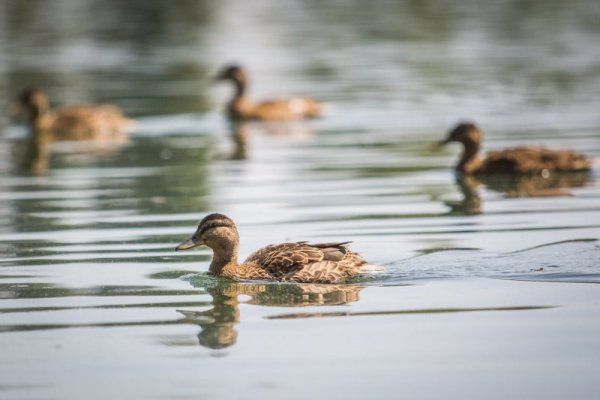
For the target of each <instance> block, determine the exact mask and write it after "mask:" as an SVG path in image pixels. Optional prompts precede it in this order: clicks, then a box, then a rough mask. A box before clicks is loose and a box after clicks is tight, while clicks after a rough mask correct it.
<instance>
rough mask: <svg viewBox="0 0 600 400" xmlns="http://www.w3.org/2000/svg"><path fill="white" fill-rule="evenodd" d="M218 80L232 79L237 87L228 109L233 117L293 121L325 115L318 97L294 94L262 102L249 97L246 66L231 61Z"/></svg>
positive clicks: (234, 118)
mask: <svg viewBox="0 0 600 400" xmlns="http://www.w3.org/2000/svg"><path fill="white" fill-rule="evenodd" d="M215 80H216V81H231V82H233V85H234V87H235V92H234V95H233V98H232V99H231V100H230V101H229V103H228V105H227V113H228V115H229V117H230V118H231V119H233V120H258V121H290V120H298V119H305V118H316V117H319V116H321V115H322V112H323V110H322V108H323V107H322V106H321V104H320V103H319V102H317V101H316V100H314V99H311V98H306V97H292V98H288V99H275V100H267V101H262V102H253V101H251V100H248V99H247V98H246V89H247V86H248V79H247V77H246V72H245V70H244V68H242V67H241V66H239V65H235V64H230V65H227V66H225V67H224V68H223V69H222V70H221V71H220V72H219V73H218V74H217V76H216V77H215Z"/></svg>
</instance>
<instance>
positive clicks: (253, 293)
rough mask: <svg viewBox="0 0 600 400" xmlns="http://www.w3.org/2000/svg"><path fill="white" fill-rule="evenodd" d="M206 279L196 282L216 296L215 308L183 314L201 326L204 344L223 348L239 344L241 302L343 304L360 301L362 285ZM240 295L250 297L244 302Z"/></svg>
mask: <svg viewBox="0 0 600 400" xmlns="http://www.w3.org/2000/svg"><path fill="white" fill-rule="evenodd" d="M204 281H205V279H202V280H201V281H196V282H194V286H198V285H199V286H200V287H203V288H204V289H205V290H206V291H207V293H208V294H209V295H210V296H211V297H212V301H211V304H212V306H213V307H212V308H211V309H209V310H206V311H185V310H180V311H179V312H180V313H181V314H183V315H184V317H185V322H188V323H190V322H191V323H197V324H198V325H200V328H201V331H200V333H199V334H198V341H199V343H200V345H202V346H205V347H208V348H211V349H221V348H225V347H229V346H232V345H234V344H235V343H236V341H237V338H238V332H237V331H236V329H235V327H236V325H237V324H239V321H240V310H239V305H240V302H242V303H245V304H254V305H260V306H269V307H308V306H324V305H329V306H333V305H342V304H347V303H350V302H354V301H358V300H359V293H360V291H361V289H362V286H358V285H353V284H344V285H325V284H281V283H249V282H244V283H238V282H232V281H228V280H217V279H212V278H211V279H209V280H208V284H203V282H204ZM239 296H245V297H249V299H244V300H241V301H240V299H239Z"/></svg>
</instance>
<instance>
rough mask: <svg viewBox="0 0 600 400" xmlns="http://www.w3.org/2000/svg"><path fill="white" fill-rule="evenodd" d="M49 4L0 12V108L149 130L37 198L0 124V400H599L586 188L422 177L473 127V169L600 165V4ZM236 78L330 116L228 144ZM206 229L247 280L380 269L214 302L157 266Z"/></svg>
mask: <svg viewBox="0 0 600 400" xmlns="http://www.w3.org/2000/svg"><path fill="white" fill-rule="evenodd" d="M51 3H52V4H51V5H50V2H48V1H35V2H28V3H26V4H25V3H22V2H19V1H12V0H11V1H4V2H2V3H1V4H0V46H1V50H2V51H1V53H0V54H2V56H0V74H1V76H2V78H1V79H0V86H1V87H2V89H3V90H2V92H1V93H2V95H0V106H1V107H4V106H7V105H8V103H9V102H10V101H11V100H12V99H13V98H14V97H15V96H16V95H17V94H18V92H19V91H20V90H21V89H22V88H23V87H24V86H28V85H31V84H37V85H40V86H43V87H45V88H46V89H47V90H48V92H49V94H50V96H51V99H52V100H53V101H54V102H55V103H58V104H68V103H78V102H101V101H110V102H112V103H116V104H118V105H119V106H121V107H122V108H123V109H124V110H125V111H126V112H127V113H128V114H129V115H132V116H134V117H136V118H138V119H139V121H140V125H139V129H138V132H136V134H135V135H134V136H133V138H132V139H131V140H130V141H129V142H128V143H124V144H115V145H110V146H107V145H103V146H97V145H96V146H90V145H89V144H81V143H77V144H73V143H63V144H56V145H55V146H53V147H52V150H51V156H50V159H49V160H48V168H47V170H46V171H42V172H39V171H38V173H33V172H32V170H31V164H29V163H28V162H27V160H24V159H23V158H22V154H23V147H24V142H25V141H24V138H25V137H26V135H27V131H26V129H25V128H24V127H23V126H22V125H20V124H18V123H16V122H11V121H9V120H8V119H7V118H4V119H3V120H1V121H0V124H4V126H3V127H2V133H1V134H0V151H1V152H2V157H0V346H1V347H0V348H1V349H2V358H1V359H0V397H2V398H10V399H12V398H15V399H34V398H48V399H55V398H56V399H59V398H60V399H63V398H82V397H86V398H110V397H113V398H124V397H127V398H197V397H201V398H241V399H243V398H256V397H259V396H260V397H263V398H277V399H280V398H307V397H319V398H324V397H338V396H340V395H341V394H343V395H344V397H346V398H365V397H371V398H390V397H397V396H399V395H400V394H402V395H405V396H406V397H425V398H438V397H442V396H444V397H451V398H465V397H467V398H468V397H479V398H481V397H486V398H489V397H495V398H511V397H521V398H533V397H538V398H594V397H595V396H596V395H597V393H598V390H600V387H599V384H598V382H597V379H596V377H595V375H596V373H595V372H596V371H597V367H598V365H599V363H600V356H599V355H600V340H598V337H599V336H598V333H599V332H598V331H599V326H598V323H597V321H598V318H599V317H600V307H598V298H599V296H600V289H599V286H598V285H597V284H596V283H598V282H600V265H599V262H598V260H600V257H599V254H600V251H599V250H600V242H598V241H597V239H598V237H599V233H600V213H599V211H600V201H599V200H600V184H599V183H598V174H599V171H598V169H597V168H595V169H594V170H593V171H592V172H591V173H589V174H578V175H573V176H555V177H552V178H551V179H548V180H544V179H541V180H540V179H523V180H519V181H516V182H513V181H506V180H493V181H489V180H488V181H483V182H480V181H476V180H473V179H467V180H457V179H456V178H455V176H454V174H453V172H452V170H451V166H452V165H453V163H454V162H455V160H456V157H457V152H458V149H456V148H453V147H450V148H448V149H446V150H443V151H440V152H433V151H431V144H432V143H433V142H435V141H436V140H439V139H440V138H441V137H442V136H443V135H444V133H445V131H446V130H447V128H448V127H450V126H451V125H452V124H453V123H455V122H456V121H457V120H459V119H461V118H472V119H475V120H476V121H478V123H479V124H480V125H481V126H482V127H483V128H484V130H485V132H486V141H485V147H486V148H488V149H492V148H501V147H504V146H514V145H529V144H532V145H537V144H545V145H548V146H555V147H569V148H573V149H575V150H579V151H584V152H585V153H586V154H588V155H589V156H591V157H598V156H600V140H598V137H599V136H598V132H599V131H600V116H599V115H600V114H598V112H597V110H598V109H600V97H599V96H598V91H599V89H600V61H599V60H600V47H598V46H597V44H596V43H598V40H599V39H600V27H599V26H598V24H597V23H596V22H597V20H598V16H599V15H598V14H600V8H599V7H598V5H597V4H596V2H593V1H588V2H586V1H578V2H568V3H566V2H558V1H556V2H547V1H528V2H520V3H518V4H517V3H514V2H508V1H507V2H497V3H495V4H494V5H486V6H485V7H483V6H481V5H480V4H478V3H476V2H461V4H455V3H451V2H433V1H431V2H430V1H425V2H423V1H414V2H413V1H405V2H398V3H386V2H378V3H375V4H373V5H369V6H367V5H366V4H365V3H363V2H343V3H342V2H329V3H327V4H323V3H322V2H316V1H314V2H313V1H309V2H300V1H289V2H285V6H283V5H281V4H280V3H279V2H275V1H269V0H263V1H259V2H252V4H250V3H248V2H244V3H242V2H233V1H224V2H208V1H207V2H178V3H177V5H170V4H169V3H168V2H147V1H144V2H142V1H130V2H118V1H103V2H97V1H91V0H89V1H77V2H75V1H67V0H64V1H56V2H51ZM230 61H239V62H243V63H244V65H246V66H247V68H248V69H249V71H250V78H251V87H250V90H251V96H252V97H256V98H262V97H268V96H270V95H278V94H282V95H285V94H288V93H294V94H296V93H299V94H308V95H311V96H314V97H316V98H319V99H321V100H323V101H325V102H326V103H327V109H328V115H327V117H326V118H323V119H320V120H315V121H310V122H307V123H292V124H259V123H251V124H245V125H241V126H237V127H233V126H231V125H229V124H228V123H227V122H226V120H225V118H224V116H223V113H222V108H223V105H224V102H225V101H226V100H227V97H228V96H229V95H230V88H228V87H226V86H214V85H212V84H211V81H210V78H211V76H212V75H213V74H215V73H216V71H217V69H218V68H219V67H220V66H221V65H222V64H224V63H227V62H230ZM215 211H218V212H222V213H225V214H227V215H228V216H230V217H231V218H233V219H234V220H235V221H236V222H237V224H238V227H239V230H240V234H241V238H242V239H241V240H242V241H241V249H240V253H241V254H242V255H247V254H249V253H250V252H251V251H253V250H255V249H256V248H258V247H260V246H263V245H265V244H268V243H274V242H279V241H283V240H306V239H309V240H312V241H319V240H321V241H331V240H352V241H353V242H354V243H353V244H352V248H353V249H355V250H357V251H360V252H361V253H362V254H363V255H364V256H365V258H366V259H368V260H369V261H371V262H373V263H377V264H381V265H384V266H385V267H386V271H385V272H383V273H379V274H375V275H373V276H370V277H364V278H361V279H358V280H357V281H355V282H352V283H348V284H344V285H293V284H285V285H278V284H269V283H235V282H229V281H223V280H218V279H214V278H212V277H209V276H207V275H206V273H205V271H206V270H207V265H208V260H209V259H210V253H209V252H208V250H206V249H201V250H199V251H194V252H182V253H175V252H174V251H173V248H174V246H175V245H176V244H177V243H179V242H180V241H181V240H183V239H185V238H186V237H188V236H189V235H190V234H191V233H192V232H193V230H194V229H195V225H196V224H197V222H198V221H199V220H200V219H201V218H202V217H203V216H204V215H206V214H207V213H209V212H215Z"/></svg>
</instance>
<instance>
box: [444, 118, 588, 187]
mask: <svg viewBox="0 0 600 400" xmlns="http://www.w3.org/2000/svg"><path fill="white" fill-rule="evenodd" d="M482 139H483V132H482V131H481V129H479V127H478V126H477V125H475V124H474V123H471V122H462V123H460V124H458V125H457V126H456V127H455V128H454V129H452V130H451V131H450V133H449V134H448V137H447V138H446V139H445V140H443V141H441V142H440V143H439V144H440V145H445V144H447V143H450V142H459V143H462V145H463V147H464V151H463V154H462V156H461V158H460V161H459V162H458V164H457V165H456V171H457V172H460V173H463V174H495V173H509V174H527V173H541V174H542V175H543V176H547V175H548V173H549V172H550V171H557V172H572V171H585V170H589V169H590V168H591V166H592V163H591V161H590V160H589V159H587V158H586V157H585V156H584V155H582V154H579V153H576V152H574V151H570V150H551V149H546V148H543V147H516V148H511V149H504V150H497V151H490V152H488V153H487V155H486V157H485V158H483V159H482V158H480V157H479V156H478V153H479V148H480V147H481V140H482Z"/></svg>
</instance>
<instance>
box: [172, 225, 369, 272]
mask: <svg viewBox="0 0 600 400" xmlns="http://www.w3.org/2000/svg"><path fill="white" fill-rule="evenodd" d="M348 243H349V242H342V243H317V244H309V243H307V242H290V243H282V244H273V245H269V246H266V247H263V248H262V249H259V250H257V251H256V252H254V253H252V254H251V255H250V256H249V257H248V258H247V259H246V260H245V261H244V262H243V263H241V264H239V263H238V244H239V235H238V231H237V228H236V226H235V223H234V222H233V221H232V220H231V219H230V218H228V217H226V216H225V215H222V214H211V215H208V216H207V217H205V218H204V219H203V220H202V221H200V224H199V225H198V229H197V230H196V233H194V235H193V236H192V237H191V238H190V239H189V240H187V241H185V242H183V243H181V244H180V245H179V246H177V248H176V250H187V249H191V248H194V247H198V246H208V247H210V248H211V249H212V251H213V259H212V261H211V263H210V267H209V272H210V273H211V274H213V275H216V276H223V277H227V278H234V279H235V278H237V279H261V280H277V281H291V282H304V283H336V282H340V281H343V280H345V279H348V278H352V277H354V276H357V275H359V274H360V273H361V272H364V271H366V270H368V269H369V268H371V270H372V267H373V266H372V265H369V264H367V262H366V261H365V260H363V259H362V257H361V256H360V255H358V254H357V253H354V252H352V251H350V250H348V248H347V247H346V245H347V244H348Z"/></svg>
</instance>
